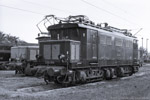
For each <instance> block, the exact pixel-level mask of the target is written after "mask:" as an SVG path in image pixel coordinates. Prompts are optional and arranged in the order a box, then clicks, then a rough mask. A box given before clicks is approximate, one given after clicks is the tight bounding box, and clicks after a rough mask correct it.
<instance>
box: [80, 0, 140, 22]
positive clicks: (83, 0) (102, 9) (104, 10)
mask: <svg viewBox="0 0 150 100" xmlns="http://www.w3.org/2000/svg"><path fill="white" fill-rule="evenodd" d="M81 1H82V2H84V3H86V4H88V5H90V6H93V7H95V8H97V9H99V10H101V11H103V12H106V13H108V14H110V15H112V16H115V17H118V18H119V19H122V20H124V21H126V22H128V23H130V24H132V25H135V24H136V23H134V22H131V21H129V20H127V19H125V18H123V17H121V16H119V15H117V14H114V13H112V12H110V11H108V10H106V9H104V8H101V7H98V6H96V5H94V4H92V3H90V2H87V1H85V0H81ZM136 25H137V24H136Z"/></svg>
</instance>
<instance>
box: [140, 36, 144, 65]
mask: <svg viewBox="0 0 150 100" xmlns="http://www.w3.org/2000/svg"><path fill="white" fill-rule="evenodd" d="M141 39H142V52H141V53H142V57H141V58H142V63H143V61H144V59H143V37H142V38H141Z"/></svg>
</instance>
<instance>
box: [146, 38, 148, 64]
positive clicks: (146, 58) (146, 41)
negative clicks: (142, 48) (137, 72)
mask: <svg viewBox="0 0 150 100" xmlns="http://www.w3.org/2000/svg"><path fill="white" fill-rule="evenodd" d="M146 61H148V39H146Z"/></svg>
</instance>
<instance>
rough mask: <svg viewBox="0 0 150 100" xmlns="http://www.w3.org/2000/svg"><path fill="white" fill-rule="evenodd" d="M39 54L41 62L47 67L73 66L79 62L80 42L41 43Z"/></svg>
mask: <svg viewBox="0 0 150 100" xmlns="http://www.w3.org/2000/svg"><path fill="white" fill-rule="evenodd" d="M40 54H41V56H42V60H43V62H44V63H45V64H48V65H64V66H67V64H70V65H74V64H77V63H78V62H79V61H80V41H75V40H47V41H43V42H42V41H41V42H40Z"/></svg>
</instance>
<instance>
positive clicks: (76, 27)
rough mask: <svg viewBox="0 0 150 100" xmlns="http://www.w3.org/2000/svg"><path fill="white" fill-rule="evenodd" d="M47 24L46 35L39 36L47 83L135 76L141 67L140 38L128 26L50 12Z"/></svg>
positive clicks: (82, 16)
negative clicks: (139, 56)
mask: <svg viewBox="0 0 150 100" xmlns="http://www.w3.org/2000/svg"><path fill="white" fill-rule="evenodd" d="M51 21H52V22H54V23H52V22H51ZM49 22H50V25H48V27H47V26H46V25H47V23H49ZM40 23H41V22H40ZM44 25H45V27H46V28H47V30H48V33H47V36H46V37H41V36H40V35H39V37H38V38H37V39H38V40H39V56H40V57H41V62H43V66H48V67H47V69H46V71H45V76H44V79H45V81H46V82H47V80H48V81H54V82H55V83H59V84H67V85H68V84H77V83H85V82H91V81H98V80H102V79H112V78H115V77H123V76H128V75H132V74H133V73H135V72H137V71H138V69H139V64H138V43H137V39H136V37H134V36H132V34H131V33H130V32H128V31H127V30H125V29H118V28H115V27H112V26H109V25H108V24H107V23H102V24H97V25H95V23H94V22H92V21H90V20H89V19H88V17H86V16H84V15H77V16H69V17H67V18H58V17H56V16H54V15H48V16H46V17H45V21H44ZM37 26H38V25H37ZM38 28H39V27H38ZM39 29H40V28H39ZM40 31H41V30H40ZM41 33H42V32H41Z"/></svg>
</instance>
